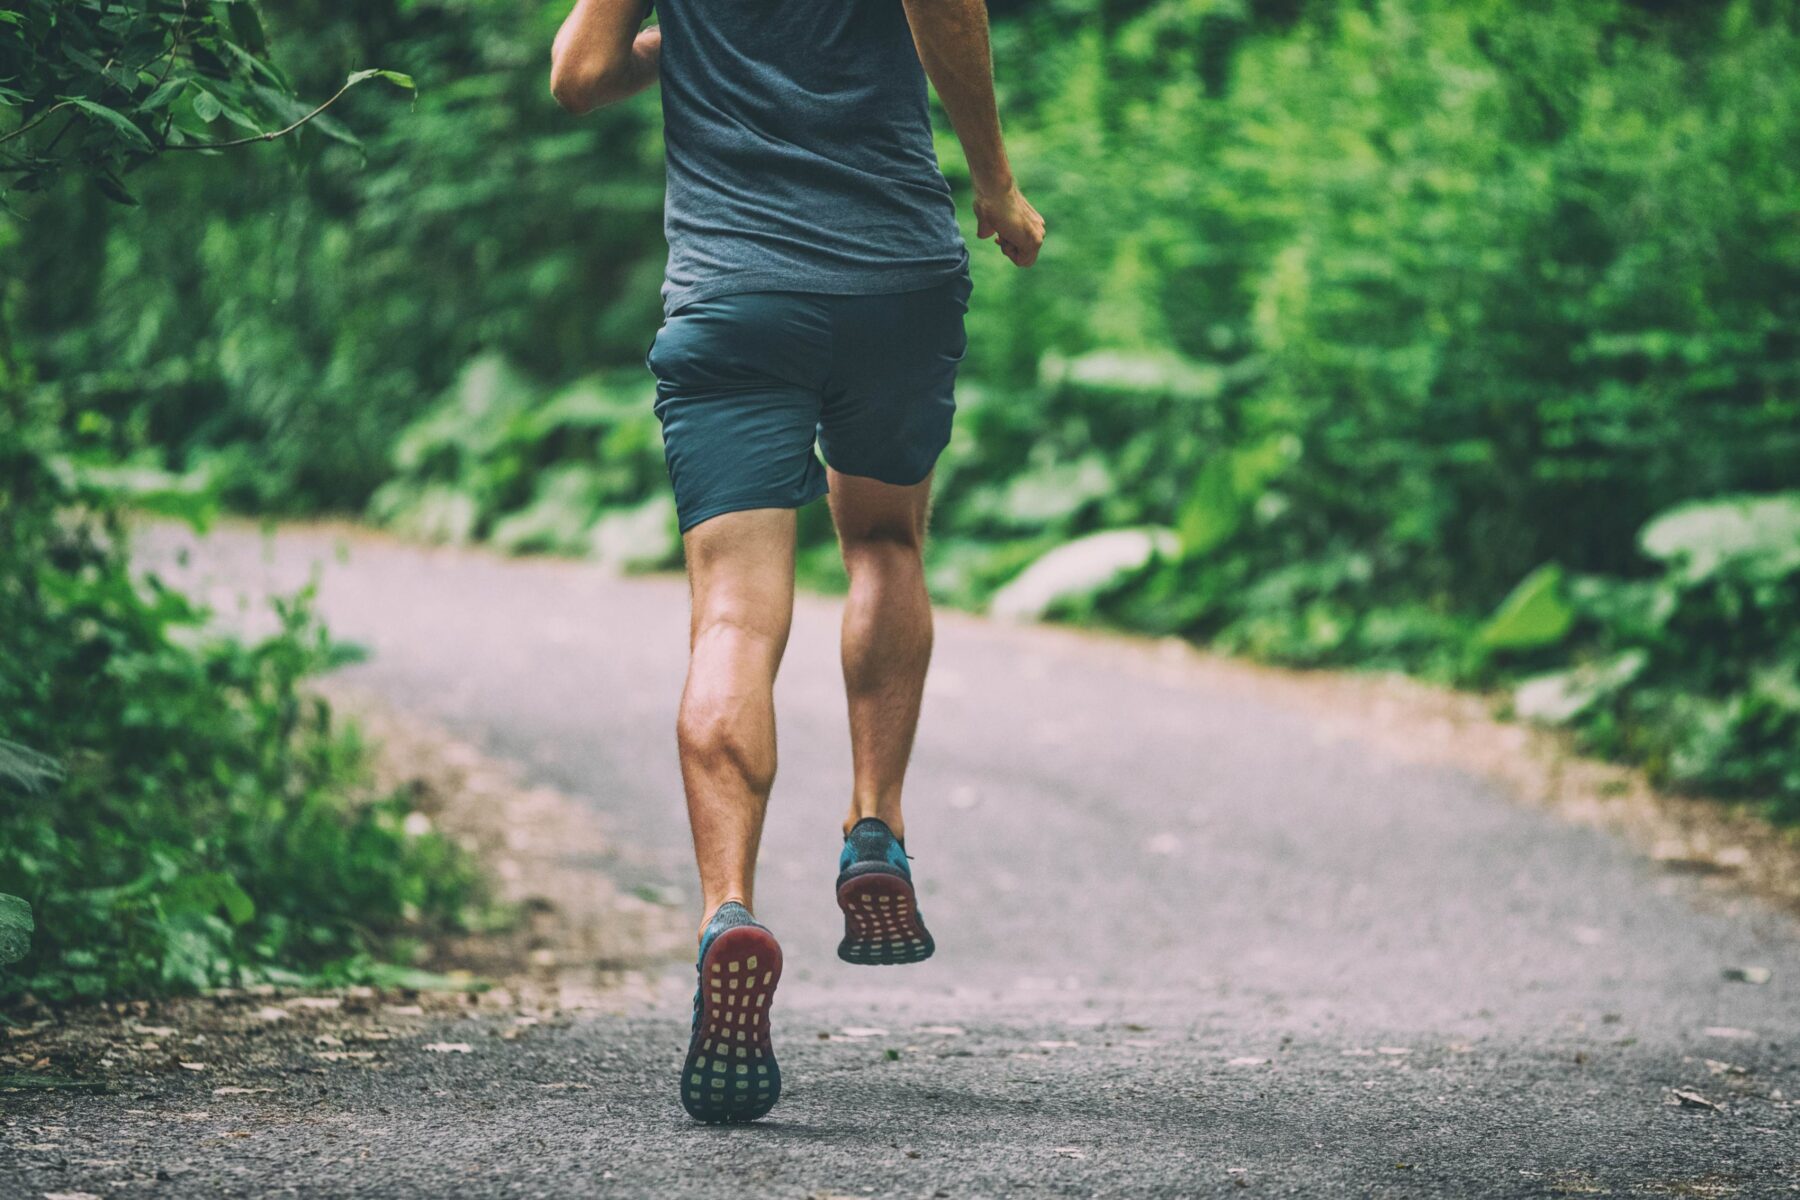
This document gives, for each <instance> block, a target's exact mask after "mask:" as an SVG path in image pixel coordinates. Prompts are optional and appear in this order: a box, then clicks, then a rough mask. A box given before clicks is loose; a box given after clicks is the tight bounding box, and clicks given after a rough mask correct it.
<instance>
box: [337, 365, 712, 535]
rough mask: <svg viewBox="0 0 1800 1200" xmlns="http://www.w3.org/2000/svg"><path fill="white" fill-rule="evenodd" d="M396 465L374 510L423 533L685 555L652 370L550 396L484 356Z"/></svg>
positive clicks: (399, 452) (425, 420)
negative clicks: (648, 377)
mask: <svg viewBox="0 0 1800 1200" xmlns="http://www.w3.org/2000/svg"><path fill="white" fill-rule="evenodd" d="M394 470H395V477H394V478H393V479H392V480H391V481H389V482H388V483H386V484H384V485H382V487H381V489H380V490H379V491H377V492H376V494H375V497H374V499H373V500H372V501H371V504H370V512H371V515H373V516H374V517H375V518H376V519H377V520H380V521H384V522H387V523H389V524H391V525H393V526H395V527H397V528H399V529H401V530H404V531H406V532H408V533H411V534H413V535H415V536H420V537H425V538H429V539H432V540H436V541H450V542H464V541H470V540H473V539H477V538H481V539H486V540H490V541H492V542H494V543H495V544H497V545H499V546H501V547H502V548H504V549H506V550H509V551H513V552H515V553H516V552H524V551H548V552H554V553H563V554H591V555H593V556H594V557H597V558H599V559H602V560H605V561H611V562H614V563H616V564H618V565H621V566H627V567H656V566H668V565H671V564H672V563H674V562H677V561H679V557H680V543H679V541H678V539H677V536H676V524H675V507H674V502H673V500H671V499H670V498H669V496H668V494H667V486H666V482H665V478H666V477H665V475H664V469H663V458H662V441H661V435H660V433H659V431H658V428H657V423H656V416H655V414H654V413H653V412H652V411H651V409H650V388H649V383H648V381H647V380H646V379H645V378H644V377H643V375H642V373H641V372H640V373H633V374H631V375H628V376H625V377H616V376H614V377H599V378H590V379H585V380H581V381H579V382H577V383H575V384H573V385H571V386H569V387H567V388H564V389H562V390H561V391H558V392H555V393H554V394H546V393H545V392H544V391H543V390H541V389H539V388H537V387H535V386H533V385H532V384H531V383H530V382H529V381H527V380H526V379H525V378H524V377H523V376H521V375H520V374H519V373H518V372H516V371H515V370H513V369H512V368H510V367H509V366H508V365H507V364H506V363H505V362H503V361H502V360H500V359H498V358H495V357H491V356H490V357H483V358H479V359H476V360H475V361H473V362H471V363H469V364H468V365H467V367H465V368H464V370H463V373H462V375H461V377H460V378H459V379H458V380H457V382H456V383H455V384H454V385H453V386H452V387H451V389H450V390H449V392H448V393H447V394H446V395H445V396H444V398H443V400H442V401H441V402H440V403H439V405H438V406H437V407H436V408H434V409H432V410H431V411H430V412H429V413H427V414H426V415H425V416H424V417H422V418H421V419H420V420H419V421H417V422H416V423H414V424H413V425H412V426H410V427H409V428H408V429H407V430H406V431H405V433H404V434H402V436H401V437H400V440H399V441H398V443H396V445H395V450H394ZM626 506H629V511H623V512H622V511H618V510H620V509H621V508H624V507H626Z"/></svg>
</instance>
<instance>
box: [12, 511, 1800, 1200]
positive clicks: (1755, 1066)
mask: <svg viewBox="0 0 1800 1200" xmlns="http://www.w3.org/2000/svg"><path fill="white" fill-rule="evenodd" d="M190 541H191V539H189V538H188V537H187V536H186V535H184V534H177V533H174V532H171V531H169V530H159V531H155V532H153V533H151V534H150V535H149V536H148V538H147V539H146V543H145V555H146V558H147V560H149V561H160V562H164V563H172V562H173V561H174V560H175V558H176V556H177V555H178V552H179V551H180V549H181V548H182V547H183V546H184V545H186V544H187V543H188V542H190ZM170 570H171V571H172V574H173V575H174V576H175V577H177V578H180V579H182V580H184V581H186V582H187V583H188V584H189V585H190V586H192V587H195V588H199V589H201V590H203V591H205V592H206V593H207V594H209V595H210V596H212V598H213V599H214V600H215V602H218V603H221V604H222V605H224V606H226V607H230V606H231V605H232V604H233V603H234V598H235V597H236V596H238V595H240V594H242V593H244V592H245V591H246V590H249V591H252V592H254V591H257V590H260V589H264V588H267V587H271V586H274V587H279V588H290V587H293V586H296V585H298V584H299V583H302V582H304V581H305V579H306V578H307V577H308V575H309V573H313V572H316V574H317V577H318V579H319V581H320V584H319V587H320V592H319V601H320V607H321V610H322V611H323V613H324V614H325V615H326V617H327V618H328V620H329V622H330V624H331V626H332V628H333V630H334V631H335V632H336V633H337V634H339V635H340V636H342V637H345V638H349V639H351V640H354V641H358V642H361V643H363V644H364V645H366V646H367V647H368V648H369V649H370V651H371V658H370V659H369V661H367V662H366V663H363V664H360V665H358V666H355V667H352V668H349V669H348V670H347V673H346V674H347V678H349V679H350V680H352V681H354V682H355V683H357V684H358V685H360V686H363V687H366V688H368V689H370V690H372V691H374V692H377V693H378V694H380V695H381V696H382V697H383V698H384V699H385V700H386V701H388V702H390V703H392V704H393V705H395V706H397V707H399V708H402V709H405V710H408V711H411V712H414V713H417V714H420V715H422V716H426V717H429V718H432V719H434V720H436V721H439V722H441V723H442V724H444V725H445V726H447V727H449V728H450V729H451V730H453V731H455V732H456V733H457V734H458V735H460V736H463V737H466V738H468V739H470V740H472V741H474V742H476V743H477V744H479V745H480V746H481V747H482V748H483V749H485V750H486V751H488V752H489V753H491V754H494V755H496V756H500V757H503V758H506V759H509V760H513V761H516V762H518V763H520V764H522V766H523V767H524V769H525V770H526V772H527V773H528V775H529V777H530V778H531V779H532V780H534V781H537V782H541V783H545V784H549V785H553V786H555V787H557V788H559V789H562V790H565V791H567V792H569V793H571V794H573V795H575V796H577V797H580V798H581V799H582V800H583V801H584V802H585V803H587V804H589V805H591V807H592V810H593V814H594V819H595V820H596V821H597V822H600V823H601V824H602V825H603V827H604V828H605V830H606V832H607V834H608V838H609V841H610V843H611V844H612V845H615V846H617V847H619V851H618V852H617V853H616V854H614V855H611V856H609V858H608V859H607V860H606V861H603V862H596V863H594V864H592V865H593V867H594V869H595V870H599V871H605V872H608V873H609V874H611V875H613V876H614V877H615V878H617V879H619V880H620V881H621V882H622V883H623V884H624V885H626V886H628V887H639V888H645V889H652V890H653V891H654V893H655V894H657V895H660V896H662V897H664V899H665V900H666V901H667V902H669V903H672V904H676V905H680V906H684V907H685V909H687V910H692V909H693V908H694V906H695V904H696V901H697V897H696V889H695V887H694V882H693V868H692V864H691V858H690V854H689V849H688V846H687V841H686V824H685V814H684V811H683V807H682V802H681V792H680V782H679V775H678V771H677V766H676V762H675V758H674V736H673V723H674V711H675V704H676V700H677V697H678V694H679V691H680V687H681V681H682V674H683V669H684V663H685V629H686V619H687V602H686V592H685V587H684V585H683V583H682V582H681V581H680V580H679V579H677V578H672V577H659V578H647V579H617V578H614V577H612V576H610V575H608V574H607V573H605V572H604V571H602V570H600V569H597V568H595V567H592V566H588V565H583V564H576V563H569V562H555V561H543V560H526V561H509V560H505V559H502V558H500V557H497V556H494V555H490V554H487V553H483V552H472V551H454V550H434V549H427V548H421V547H416V546H410V545H406V544H403V543H399V542H395V541H390V540H388V539H385V538H381V537H377V536H370V535H362V534H355V535H346V534H344V533H343V532H342V531H341V530H339V531H334V530H331V529H322V528H317V527H295V528H289V529H285V530H284V531H283V532H282V533H281V534H280V535H279V536H278V537H277V538H275V539H274V540H273V541H268V540H265V539H264V538H263V537H262V536H260V535H259V534H257V533H256V532H255V531H254V530H252V529H251V528H250V527H248V526H229V527H227V528H225V529H222V530H220V531H216V532H215V533H214V534H212V535H211V536H210V537H209V538H207V539H205V540H204V541H203V542H200V543H197V544H194V545H192V546H189V547H188V553H187V554H186V562H185V565H183V566H180V567H171V568H170ZM837 613H838V603H837V602H836V601H835V600H833V599H830V598H816V597H802V598H801V601H800V603H799V608H798V612H797V615H796V621H795V629H794V635H793V640H792V643H791V646H790V649H789V652H788V657H787V662H786V664H785V666H784V668H783V672H782V676H781V680H780V683H779V686H778V691H777V700H778V706H779V720H780V733H779V736H780V760H781V766H780V775H779V779H778V782H777V784H776V790H775V796H774V800H773V803H772V806H771V810H770V815H769V821H768V826H767V830H766V835H765V844H764V851H763V859H762V870H761V875H760V880H759V884H758V895H757V911H758V916H759V917H760V918H761V919H762V920H763V921H764V922H765V923H767V924H768V925H769V926H770V927H771V928H772V929H773V930H774V931H775V932H776V933H777V935H778V936H779V937H780V938H781V940H782V943H783V946H784V951H785V957H786V962H787V975H786V978H785V980H784V982H783V984H782V987H781V990H780V993H779V995H778V997H777V1007H776V1010H775V1011H776V1020H775V1028H776V1036H777V1049H778V1052H779V1054H780V1055H781V1058H782V1065H783V1071H784V1076H785V1080H786V1092H785V1095H784V1098H783V1100H782V1103H781V1104H780V1106H779V1107H778V1108H777V1109H776V1110H775V1112H774V1113H773V1114H772V1115H771V1116H770V1118H768V1119H767V1120H765V1121H763V1122H760V1123H758V1124H756V1125H755V1126H751V1127H745V1128H733V1129H716V1128H705V1127H700V1126H696V1125H694V1124H693V1123H691V1122H690V1121H689V1120H688V1119H687V1118H686V1117H685V1116H684V1115H683V1113H682V1111H681V1109H680V1107H679V1105H678V1103H677V1099H676V1091H675V1083H676V1081H675V1071H676V1069H677V1067H678V1065H679V1062H680V1059H681V1054H682V1051H683V1049H684V1048H685V1039H686V1030H687V1016H688V1014H687V1011H686V1005H687V998H688V992H689V990H690V989H691V980H692V964H691V962H671V963H669V964H667V967H666V985H665V986H664V987H663V988H662V989H661V991H660V993H659V997H660V998H659V1001H658V1003H657V1004H656V1005H654V1006H651V1007H649V1008H645V1009H643V1010H641V1011H634V1012H628V1013H625V1014H623V1015H617V1016H601V1015H595V1016H585V1017H582V1018H581V1019H579V1020H575V1021H573V1022H570V1023H567V1024H564V1025H562V1026H561V1027H557V1028H548V1029H544V1030H541V1031H536V1032H534V1033H533V1035H532V1036H530V1037H526V1038H520V1039H518V1040H515V1041H501V1040H497V1039H487V1040H485V1041H477V1042H476V1043H475V1050H474V1052H472V1053H469V1054H454V1055H446V1054H413V1055H396V1056H394V1058H393V1060H392V1061H390V1062H386V1063H384V1064H383V1065H382V1067H381V1069H379V1070H366V1069H365V1070H349V1069H346V1070H344V1071H343V1072H341V1073H337V1074H333V1075H331V1076H329V1077H328V1078H326V1079H325V1080H323V1081H320V1080H318V1079H316V1078H310V1077H309V1081H308V1082H307V1083H305V1084H304V1085H301V1084H294V1083H291V1082H288V1083H276V1084H274V1085H273V1086H274V1088H275V1090H274V1091H272V1092H271V1093H268V1094H256V1095H249V1096H233V1097H224V1098H221V1097H216V1096H211V1095H209V1094H208V1088H207V1086H206V1081H205V1080H202V1079H190V1078H159V1079H158V1080H156V1081H155V1082H153V1083H146V1084H145V1086H144V1088H143V1089H142V1090H140V1091H138V1092H134V1093H131V1094H127V1095H106V1096H92V1097H61V1096H52V1097H44V1098H39V1097H33V1098H30V1099H29V1100H28V1101H21V1100H19V1099H18V1098H16V1097H13V1098H0V1104H4V1105H5V1106H6V1107H5V1108H4V1110H3V1111H4V1113H5V1116H6V1117H7V1119H8V1120H9V1121H10V1122H12V1125H11V1126H10V1128H12V1129H13V1130H15V1131H17V1130H22V1129H23V1128H24V1127H25V1126H26V1125H27V1124H29V1125H30V1126H31V1127H32V1128H33V1129H40V1130H41V1129H42V1128H44V1127H45V1124H46V1123H52V1125H51V1127H53V1128H55V1129H56V1130H58V1131H59V1132H58V1133H57V1134H56V1139H57V1145H58V1146H59V1147H60V1150H59V1154H60V1158H59V1159H57V1161H60V1166H58V1165H57V1161H52V1159H54V1158H56V1156H46V1155H41V1154H40V1155H36V1156H34V1155H32V1154H30V1153H26V1152H21V1151H18V1150H16V1149H15V1150H14V1151H12V1152H10V1158H11V1161H10V1162H9V1161H8V1158H9V1152H7V1151H5V1150H0V1195H4V1196H11V1195H14V1194H17V1195H23V1196H39V1195H42V1194H44V1193H46V1192H51V1191H87V1192H91V1193H95V1194H98V1195H104V1196H114V1195H117V1196H140V1195H143V1196H165V1195H166V1196H205V1195H230V1196H239V1195H243V1196H250V1195H257V1196H260V1195H304V1196H332V1195H358V1196H362V1195H368V1196H546V1197H558V1196H585V1195H604V1196H706V1197H719V1196H781V1197H841V1196H897V1197H898V1196H906V1197H946V1198H949V1197H957V1198H960V1197H1000V1196H1013V1195H1029V1196H1039V1195H1043V1196H1097V1195H1105V1196H1194V1195H1230V1196H1236V1195H1241V1194H1264V1195H1297V1196H1313V1195H1318V1196H1338V1195H1344V1196H1461V1195H1468V1196H1562V1195H1621V1196H1628V1195H1721V1196H1724V1195H1739V1196H1764V1195H1786V1194H1791V1193H1794V1192H1797V1191H1800V1112H1797V1111H1796V1108H1795V1106H1794V1103H1793V1101H1792V1100H1790V1097H1794V1098H1796V1099H1800V1057H1797V1054H1800V926H1797V925H1796V923H1795V922H1794V921H1793V920H1792V919H1791V918H1789V917H1787V916H1785V915H1782V914H1780V913H1777V912H1775V911H1773V910H1769V909H1764V908H1761V907H1759V906H1757V905H1755V904H1748V905H1737V906H1733V907H1729V908H1728V907H1725V906H1721V905H1719V904H1717V903H1714V902H1712V901H1710V900H1709V899H1708V897H1707V896H1705V895H1703V894H1702V893H1701V892H1700V891H1699V890H1698V889H1697V888H1696V887H1695V886H1694V885H1693V884H1692V883H1691V882H1689V881H1686V880H1682V879H1679V878H1674V877H1671V876H1670V875H1669V874H1668V873H1666V872H1665V871H1663V870H1661V869H1659V868H1658V867H1657V866H1656V865H1655V864H1654V863H1651V862H1649V861H1647V860H1646V859H1644V858H1642V857H1641V856H1639V855H1636V854H1634V853H1633V852H1632V851H1631V850H1629V849H1628V848H1627V847H1625V846H1624V845H1623V844H1621V843H1619V842H1617V841H1615V840H1613V839H1611V838H1609V837H1608V836H1606V835H1605V834H1603V833H1600V832H1596V831H1594V830H1592V829H1588V828H1582V827H1578V826H1575V825H1572V824H1569V823H1566V822H1564V821H1561V820H1559V819H1558V817H1557V816H1556V815H1555V814H1554V813H1552V812H1550V811H1547V810H1546V809H1544V808H1541V807H1536V806H1532V805H1527V804H1522V803H1520V802H1519V801H1518V800H1517V799H1516V798H1514V797H1511V796H1508V795H1506V794H1504V793H1503V792H1501V791H1500V790H1498V789H1497V788H1496V787H1495V786H1492V785H1490V784H1488V783H1486V782H1483V781H1482V780H1480V779H1478V778H1475V777H1473V776H1471V775H1467V774H1463V773H1460V772H1458V771H1454V770H1450V769H1446V768H1442V767H1431V766H1420V765H1415V764H1411V763H1408V762H1403V761H1397V760H1396V759H1394V758H1393V757H1392V756H1391V755H1388V754H1384V753H1383V752H1382V751H1381V750H1379V749H1377V748H1374V747H1372V746H1370V745H1363V744H1358V743H1354V742H1348V741H1345V740H1343V739H1342V738H1338V737H1333V736H1328V735H1327V733H1326V731H1324V730H1323V729H1322V728H1321V726H1320V722H1319V718H1318V715H1317V714H1316V713H1314V712H1308V711H1303V710H1301V709H1299V708H1295V707H1291V706H1283V705H1281V704H1279V703H1277V702H1275V701H1273V700H1271V699H1270V698H1269V697H1268V696H1267V695H1264V694H1260V693H1257V692H1256V691H1254V690H1250V689H1245V688H1243V687H1241V686H1234V685H1233V683H1232V682H1231V680H1232V675H1231V673H1229V672H1224V673H1220V672H1209V671H1205V670H1199V669H1188V668H1185V667H1183V666H1182V665H1181V664H1180V663H1178V662H1173V661H1171V660H1170V659H1169V657H1168V656H1166V655H1162V654H1159V653H1158V652H1157V650H1156V649H1155V648H1154V647H1152V646H1148V645H1144V644H1136V643H1132V642H1129V641H1127V640H1125V639H1117V638H1105V637H1092V636H1084V635H1079V634H1074V633H1071V632H1068V631H1060V630H1053V629H1042V628H1021V627H1011V626H1003V625H998V624H994V623H991V622H987V621H983V620H979V619H976V618H971V617H966V616H957V615H946V616H945V617H943V618H942V619H941V620H940V624H939V635H938V643H937V651H936V658H935V665H934V667H933V672H932V676H931V682H930V686H929V689H928V694H927V702H926V714H925V718H924V722H923V725H922V728H921V730H920V735H919V742H918V747H917V751H916V754H915V764H914V767H913V770H912V774H911V776H910V779H909V783H908V796H907V811H908V844H909V849H910V850H911V851H912V853H913V854H914V856H915V862H914V864H913V866H914V870H915V875H916V878H917V879H918V880H919V881H920V896H921V900H920V903H921V908H922V910H923V912H924V915H925V916H926V918H927V920H928V922H929V923H930V925H931V927H932V930H933V932H934V934H935V936H936V938H937V942H938V947H939V949H938V953H937V956H936V957H935V958H934V959H932V960H931V961H930V962H928V963H925V964H921V965H918V966H911V967H894V968H866V967H852V966H848V965H845V964H842V963H840V962H838V961H837V959H836V957H835V956H834V953H833V950H834V947H835V945H836V942H837V939H838V937H839V935H840V932H841V923H840V920H839V915H838V912H837V909H836V907H835V904H834V902H833V891H832V882H833V876H834V873H835V866H836V856H837V851H838V846H839V841H840V834H839V821H840V819H841V817H842V812H843V809H844V806H845V800H846V798H847V794H848V792H847V789H848V786H849V753H848V745H847V735H846V722H845V716H844V708H843V698H842V692H841V687H840V685H839V682H838V671H837V660H836V632H837V624H836V622H837ZM690 915H693V916H697V914H695V913H690ZM1742 968H1760V969H1761V970H1766V971H1767V972H1768V973H1769V975H1770V978H1769V979H1768V981H1767V982H1764V983H1760V984H1757V983H1746V982H1741V981H1737V980H1734V979H1732V978H1730V977H1729V976H1730V975H1731V974H1732V973H1733V972H1736V971H1739V970H1740V969H1742ZM1750 977H1751V978H1761V974H1760V971H1757V970H1752V971H1751V972H1750ZM1683 1092H1685V1093H1686V1094H1687V1096H1688V1099H1687V1100H1686V1101H1685V1102H1684V1101H1683V1100H1682V1098H1681V1095H1682V1093H1683ZM1711 1104H1716V1105H1717V1106H1718V1107H1717V1108H1714V1107H1710V1106H1709V1105H1711ZM195 1110H204V1116H203V1118H200V1119H197V1124H195V1125H194V1126H193V1128H194V1132H193V1134H192V1135H179V1136H178V1135H177V1134H175V1133H172V1132H171V1131H172V1130H174V1129H176V1128H177V1127H176V1126H175V1125H174V1124H173V1123H172V1117H173V1116H174V1115H175V1114H180V1113H191V1112H192V1111H195ZM227 1129H229V1130H242V1131H247V1132H248V1133H249V1134H250V1136H239V1137H229V1138H228V1137H224V1136H222V1135H218V1131H219V1130H227ZM209 1130H211V1131H212V1133H213V1134H214V1136H208V1131H209ZM17 1136H19V1135H18V1134H17V1133H16V1132H15V1134H14V1137H15V1138H16V1137H17ZM33 1136H42V1135H41V1134H34V1135H33ZM84 1163H90V1164H91V1163H101V1164H110V1165H101V1166H84V1165H82V1164H84ZM159 1174H160V1176H161V1177H160V1178H159Z"/></svg>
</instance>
